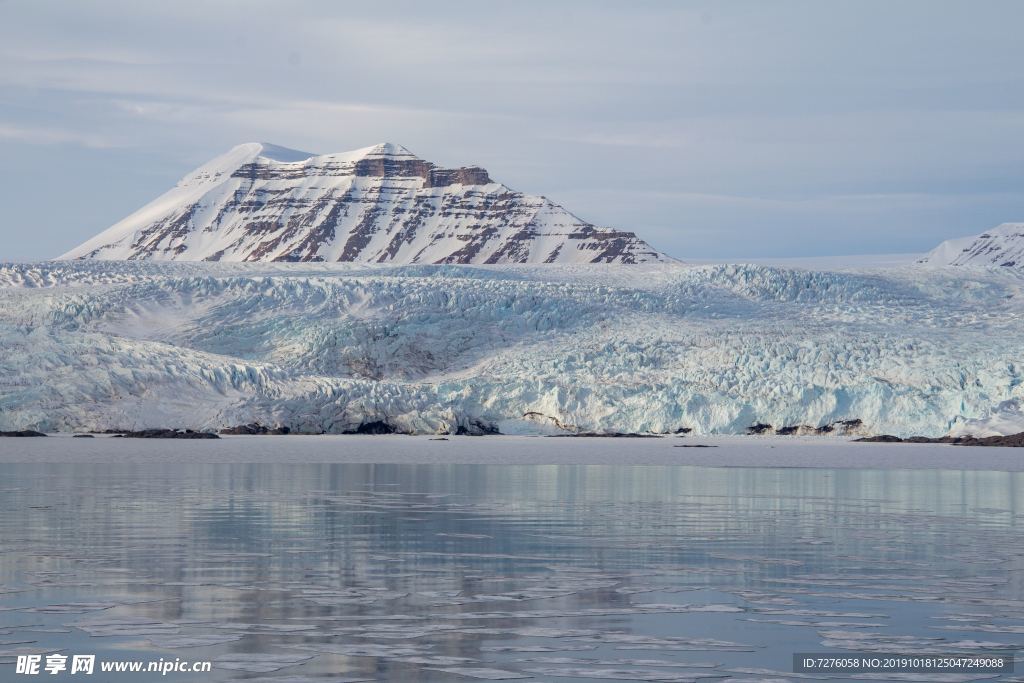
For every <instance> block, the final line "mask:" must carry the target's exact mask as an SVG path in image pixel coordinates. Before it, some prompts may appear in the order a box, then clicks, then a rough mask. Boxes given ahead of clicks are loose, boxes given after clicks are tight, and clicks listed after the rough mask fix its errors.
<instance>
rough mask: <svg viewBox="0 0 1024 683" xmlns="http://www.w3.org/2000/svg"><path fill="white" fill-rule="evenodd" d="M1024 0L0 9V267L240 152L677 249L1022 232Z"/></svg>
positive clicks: (837, 246)
mask: <svg viewBox="0 0 1024 683" xmlns="http://www.w3.org/2000/svg"><path fill="white" fill-rule="evenodd" d="M1021 26H1024V3H1022V2H1017V1H1016V0H1008V1H1005V2H1001V1H999V0H984V1H978V0H971V1H969V2H944V1H939V0H925V1H921V2H915V1H913V0H903V1H901V2H892V1H891V0H885V1H881V2H876V1H874V0H849V1H842V0H831V1H828V2H822V1H821V0H808V1H806V2H802V1H801V2H796V1H786V0H774V1H771V2H767V1H762V0H753V1H750V2H741V1H729V0H721V1H717V2H685V1H678V2H608V3H605V2H572V1H569V0H565V1H562V2H558V1H554V0H548V1H544V2H531V1H522V0H516V1H515V2H511V1H509V2H503V3H500V2H480V1H479V0H477V1H475V2H456V1H447V0H435V1H433V2H403V1H401V0H389V1H388V2H380V3H378V2H370V1H368V0H364V1H363V2H333V1H327V2H314V1H307V2H302V1H297V2H289V3H282V2H260V1H258V0H248V1H246V2H234V1H230V0H221V1H217V2H214V1H213V0H206V1H205V2H191V1H189V0H176V1H175V2H164V3H138V2H130V1H125V2H90V1H88V0H75V1H70V0H69V1H67V2H56V1H48V0H0V160H2V162H0V203H2V207H3V214H2V218H0V261H3V260H37V259H45V258H52V257H54V256H56V255H58V254H61V253H63V252H64V251H66V250H68V249H70V248H71V247H73V246H76V245H77V244H79V243H80V242H83V241H85V240H86V239H87V238H89V237H91V236H93V235H94V234H96V233H98V232H100V231H101V230H103V229H105V228H107V227H109V226H110V225H111V224H113V223H114V222H116V221H117V220H119V219H121V218H123V217H124V216H126V215H128V214H129V213H131V212H132V211H134V210H135V209H137V208H139V207H140V206H142V205H143V204H145V203H146V202H148V201H149V200H151V199H153V198H155V197H156V196H158V195H159V194H161V193H162V192H164V191H166V190H168V189H170V187H172V186H173V185H174V183H175V182H177V180H178V179H179V178H181V177H182V176H183V175H185V174H186V173H187V172H188V171H189V170H191V169H192V168H194V167H196V166H198V165H200V164H201V163H203V162H205V161H207V160H208V159H210V158H212V157H214V156H217V155H218V154H220V153H222V152H224V151H226V150H227V149H229V148H231V147H233V146H234V145H236V144H239V143H241V142H249V141H263V142H273V143H276V144H279V145H283V146H287V147H293V148H297V149H302V150H308V151H311V152H317V153H329V152H340V151H344V150H349V149H356V148H359V147H365V146H368V145H372V144H375V143H378V142H385V141H387V142H396V143H399V144H402V145H404V146H405V147H407V148H409V149H410V150H412V151H413V152H414V153H416V154H417V155H419V156H420V157H422V158H425V159H428V160H430V161H433V162H435V163H437V164H440V165H443V166H463V165H481V166H484V167H485V168H487V169H488V170H489V171H490V174H491V176H492V177H493V178H495V179H497V180H499V181H500V182H503V183H505V184H506V185H508V186H510V187H512V188H514V189H517V190H521V191H524V192H529V193H533V194H543V195H545V196H547V197H550V198H551V199H553V200H555V201H556V202H558V203H560V204H562V205H564V206H565V207H566V208H568V209H569V210H570V211H572V212H573V213H575V214H577V215H578V216H580V217H581V218H583V219H585V220H587V221H590V222H592V223H595V224H597V225H601V226H612V227H616V228H620V229H625V230H632V231H634V232H636V233H637V234H639V235H640V236H641V237H643V238H644V239H646V240H647V241H649V242H650V243H651V244H653V245H654V246H655V247H657V248H659V249H661V250H662V251H665V252H667V253H669V254H671V255H672V256H675V257H678V258H683V259H686V258H693V259H732V258H736V259H742V258H756V257H782V256H823V255H847V254H849V255H853V254H870V253H904V252H922V251H926V250H928V249H930V248H931V247H933V246H935V245H936V244H937V243H938V242H941V241H942V240H944V239H948V238H952V237H957V236H962V235H970V234H974V233H979V232H982V231H984V230H985V229H987V228H989V227H991V226H994V225H996V224H999V223H1001V222H1008V221H1024V182H1022V181H1024V144H1022V142H1024V48H1022V45H1021V40H1020V28H1021Z"/></svg>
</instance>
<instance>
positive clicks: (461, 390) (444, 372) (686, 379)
mask: <svg viewBox="0 0 1024 683" xmlns="http://www.w3.org/2000/svg"><path fill="white" fill-rule="evenodd" d="M1021 339H1024V276H1022V275H1021V273H1020V272H1019V271H1017V270H1015V269H1012V268H998V269H976V268H955V269H954V268H930V267H923V266H915V265H913V264H911V265H899V266H894V267H890V268H865V269H857V270H841V271H836V270H804V269H795V268H780V267H773V266H767V265H725V264H717V265H705V266H685V265H681V264H678V263H664V264H648V265H645V266H644V267H642V268H637V267H635V266H622V265H586V266H583V265H579V266H573V265H569V266H559V265H536V266H530V265H527V266H454V265H442V266H433V265H410V266H390V265H378V264H335V263H303V264H295V263H181V262H174V263H166V262H164V263H161V262H153V261H144V262H143V261H122V262H113V261H92V260H85V261H64V262H49V263H38V264H8V265H0V349H2V352H0V430H12V429H25V428H32V429H42V430H68V431H70V430H83V429H107V428H143V427H190V428H196V429H198V428H206V429H217V428H221V427H227V426H235V425H239V424H245V423H250V422H254V421H258V422H260V423H262V424H265V425H287V426H289V427H291V428H292V429H295V430H301V431H311V432H319V431H328V432H341V431H346V430H352V429H356V428H358V427H359V426H360V425H363V424H367V423H372V422H377V421H380V422H385V423H387V424H389V425H392V426H394V427H395V428H397V429H400V430H408V431H415V432H438V431H457V430H458V429H459V428H460V427H461V428H463V429H465V430H468V431H474V430H478V431H484V430H486V429H490V428H492V427H497V428H499V429H500V430H501V431H502V432H505V433H512V432H524V431H533V432H544V431H552V430H554V431H620V432H641V431H654V432H673V431H676V430H678V429H692V430H693V431H694V433H697V434H701V433H710V432H722V433H745V432H747V431H748V430H750V429H751V428H754V427H755V426H757V425H771V426H772V427H773V428H774V429H776V430H782V431H783V432H784V433H788V432H790V431H796V432H797V433H799V432H803V431H809V430H813V429H814V428H819V427H826V428H827V427H828V426H829V425H832V424H834V423H837V422H841V421H852V420H861V421H862V425H861V427H862V429H863V430H864V431H866V432H869V433H891V434H897V435H900V436H908V435H912V434H924V435H929V436H939V435H942V434H944V433H947V432H949V431H954V432H957V431H958V430H959V432H960V433H962V432H963V431H970V432H971V433H976V434H977V433H980V434H988V433H994V432H999V431H1022V430H1024V423H1022V420H1024V412H1022V410H1021V408H1022V406H1024V362H1022V357H1021V349H1022V347H1021V341H1020V340H1021ZM762 429H764V428H763V427H756V430H757V431H761V430H762Z"/></svg>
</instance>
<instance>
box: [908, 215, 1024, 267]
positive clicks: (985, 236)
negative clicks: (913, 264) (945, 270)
mask: <svg viewBox="0 0 1024 683" xmlns="http://www.w3.org/2000/svg"><path fill="white" fill-rule="evenodd" d="M919 262H920V263H928V264H931V265H949V266H1002V267H1004V268H1019V269H1021V270H1024V223H1003V224H1002V225H1000V226H997V227H995V228H993V229H992V230H988V231H986V232H983V233H981V234H980V235H973V236H971V237H961V238H959V239H955V240H947V241H945V242H943V243H942V244H940V245H939V246H937V247H936V248H935V249H933V250H931V251H930V252H928V253H927V254H926V255H925V256H924V257H923V258H921V260H920V261H919Z"/></svg>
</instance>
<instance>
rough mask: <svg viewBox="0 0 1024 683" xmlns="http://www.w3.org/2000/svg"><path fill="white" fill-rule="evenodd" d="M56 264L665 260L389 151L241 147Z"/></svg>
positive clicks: (630, 240)
mask: <svg viewBox="0 0 1024 683" xmlns="http://www.w3.org/2000/svg"><path fill="white" fill-rule="evenodd" d="M60 258H62V259H86V258H93V259H107V260H116V259H149V260H160V261H169V260H177V261H304V262H305V261H328V262H333V261H344V262H362V263H392V264H413V263H428V264H429V263H462V264H474V263H479V264H487V263H491V264H502V263H643V262H652V261H666V260H669V259H667V257H665V256H663V255H662V254H660V253H658V252H657V251H655V250H654V249H653V248H652V247H651V246H650V245H648V244H647V243H645V242H644V241H643V240H641V239H639V238H638V237H637V236H636V235H634V234H633V233H631V232H624V231H620V230H612V229H609V228H599V227H596V226H594V225H592V224H590V223H587V222H586V221H583V220H581V219H579V218H577V217H576V216H574V215H573V214H571V213H569V212H568V211H567V210H565V209H564V208H562V207H561V206H559V205H558V204H555V203H554V202H552V201H551V200H549V199H547V198H545V197H537V196H532V195H527V194H523V193H521V192H516V191H514V190H511V189H509V188H508V187H506V186H504V185H502V184H500V183H498V182H495V181H493V180H492V179H491V178H490V176H489V175H488V173H487V171H485V170H484V169H482V168H479V167H464V168H440V167H438V166H436V165H434V164H432V163H430V162H428V161H424V160H422V159H419V158H417V157H416V156H414V155H413V154H412V153H411V152H409V150H407V149H405V148H404V147H402V146H400V145H394V144H389V143H384V144H379V145H374V146H372V147H367V148H364V149H359V150H356V151H353V152H345V153H341V154H325V155H313V154H309V153H306V152H298V151H296V150H290V149H285V148H283V147H278V146H275V145H269V144H263V143H248V144H243V145H239V146H237V147H235V148H234V149H232V150H231V151H229V152H228V153H227V154H224V155H222V156H220V157H217V158H216V159H214V160H213V161H210V162H209V163H207V164H205V165H204V166H201V167H200V168H198V169H196V170H195V171H193V172H192V173H190V174H188V175H187V176H185V177H184V178H183V179H182V180H181V181H180V182H179V183H178V185H177V186H176V187H174V188H173V189H172V190H170V191H169V192H167V193H166V194H164V195H163V196H161V197H159V198H158V199H156V200H155V201H153V202H151V203H150V204H148V205H146V206H144V207H143V208H141V209H139V210H138V211H136V212H135V213H133V214H132V215H130V216H128V217H127V218H125V219H124V220H122V221H120V222H119V223H117V224H115V225H114V226H113V227H111V228H109V229H108V230H106V231H105V232H103V233H101V234H99V235H97V236H96V237H94V238H92V239H91V240H89V241H87V242H85V243H84V244H82V245H80V246H79V247H77V248H75V249H72V250H71V251H69V252H67V253H66V254H64V255H63V256H61V257H60Z"/></svg>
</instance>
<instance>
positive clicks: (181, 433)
mask: <svg viewBox="0 0 1024 683" xmlns="http://www.w3.org/2000/svg"><path fill="white" fill-rule="evenodd" d="M122 437H123V438H125V439H219V438H220V437H219V436H217V435H216V434H214V433H213V432H194V431H192V430H191V429H184V430H182V429H143V430H141V431H137V432H123V433H121V434H115V435H114V436H113V438H115V439H118V438H122Z"/></svg>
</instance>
